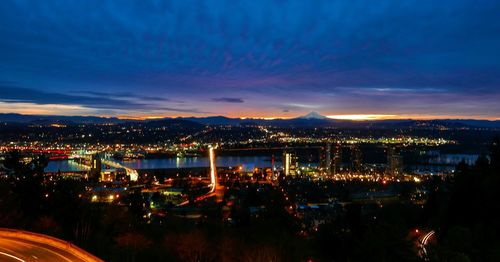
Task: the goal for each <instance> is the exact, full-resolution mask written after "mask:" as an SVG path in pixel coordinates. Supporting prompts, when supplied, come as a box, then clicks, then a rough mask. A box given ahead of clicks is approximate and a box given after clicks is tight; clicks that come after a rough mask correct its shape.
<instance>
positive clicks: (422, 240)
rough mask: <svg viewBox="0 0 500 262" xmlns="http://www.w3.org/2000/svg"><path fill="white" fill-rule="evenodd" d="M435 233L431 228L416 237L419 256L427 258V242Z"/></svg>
mask: <svg viewBox="0 0 500 262" xmlns="http://www.w3.org/2000/svg"><path fill="white" fill-rule="evenodd" d="M435 233H436V232H435V231H434V230H431V231H429V232H426V233H425V234H422V236H421V237H419V238H418V244H419V252H418V253H419V256H420V257H421V258H423V259H424V260H426V261H427V260H428V259H427V248H426V247H427V245H428V244H429V242H430V241H431V240H432V238H433V237H434V234H435Z"/></svg>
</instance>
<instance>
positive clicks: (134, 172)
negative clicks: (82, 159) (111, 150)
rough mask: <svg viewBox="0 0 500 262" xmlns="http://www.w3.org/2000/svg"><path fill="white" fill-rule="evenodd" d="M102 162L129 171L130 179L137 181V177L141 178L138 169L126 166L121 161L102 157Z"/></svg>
mask: <svg viewBox="0 0 500 262" xmlns="http://www.w3.org/2000/svg"><path fill="white" fill-rule="evenodd" d="M101 163H102V164H105V165H108V166H110V167H114V168H122V169H125V171H126V172H127V176H129V177H130V181H137V179H138V178H139V173H137V170H135V169H132V168H130V167H126V166H124V165H122V164H120V163H117V162H114V161H111V160H109V159H106V158H103V159H101Z"/></svg>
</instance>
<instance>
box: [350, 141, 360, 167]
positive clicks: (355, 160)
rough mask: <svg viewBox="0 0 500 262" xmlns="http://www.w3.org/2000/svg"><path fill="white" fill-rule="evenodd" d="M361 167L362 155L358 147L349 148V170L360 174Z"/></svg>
mask: <svg viewBox="0 0 500 262" xmlns="http://www.w3.org/2000/svg"><path fill="white" fill-rule="evenodd" d="M362 166H363V154H362V152H361V148H359V145H353V146H351V170H352V171H354V172H361V171H362Z"/></svg>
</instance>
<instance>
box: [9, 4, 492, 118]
mask: <svg viewBox="0 0 500 262" xmlns="http://www.w3.org/2000/svg"><path fill="white" fill-rule="evenodd" d="M499 11H500V4H499V3H498V2H495V1H484V2H483V3H482V4H481V5H477V4H475V3H474V2H472V1H443V2H440V3H435V2H430V1H429V2H422V1H418V2H417V1H410V2H408V1H405V2H395V1H381V2H377V3H376V4H374V3H372V2H368V1H367V2H358V3H353V2H332V1H325V2H315V3H314V4H312V3H309V2H305V1H291V2H280V1H276V2H270V1H252V2H246V3H234V2H231V1H227V2H224V1H201V2H199V3H198V4H189V3H183V2H172V3H168V2H157V3H154V2H141V3H136V4H133V3H130V2H129V3H123V2H120V3H118V2H113V1H109V2H104V3H103V2H101V1H86V2H82V3H76V4H75V3H72V4H70V3H64V2H60V1H44V2H43V3H37V2H30V1H28V2H18V1H3V2H2V3H0V39H1V40H0V57H2V61H3V63H1V65H0V113H21V114H43V115H95V116H108V117H109V116H113V117H121V118H141V119H142V118H157V117H177V116H181V117H187V116H195V117H203V116H214V115H223V116H227V117H247V118H293V117H298V116H301V115H305V114H307V113H309V112H311V111H317V112H319V113H321V114H323V115H325V116H329V117H332V118H340V119H354V120H363V119H406V118H412V119H444V118H447V119H449V118H454V119H457V118H460V119H489V120H498V119H500V115H499V113H498V112H500V104H499V103H498V101H499V100H500V90H499V88H498V86H499V84H500V62H498V61H499V60H498V59H494V58H495V57H499V56H500V51H499V49H498V48H497V46H498V44H499V42H500V36H499V35H498V33H497V32H499V31H500V23H498V20H499V19H498V17H497V14H498V12H499Z"/></svg>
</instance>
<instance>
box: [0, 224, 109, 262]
mask: <svg viewBox="0 0 500 262" xmlns="http://www.w3.org/2000/svg"><path fill="white" fill-rule="evenodd" d="M0 261H2V262H4V261H5V262H10V261H14V262H34V261H39V262H45V261H47V262H84V261H86V262H103V261H102V260H101V259H99V258H97V257H95V256H93V255H92V254H90V253H88V252H86V251H85V250H83V249H81V248H79V247H77V246H75V245H73V244H71V243H69V242H66V241H64V240H61V239H57V238H54V237H51V236H47V235H43V234H38V233H33V232H28V231H24V230H17V229H9V228H0Z"/></svg>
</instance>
